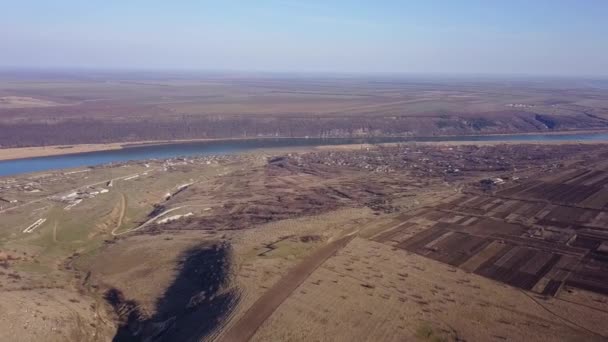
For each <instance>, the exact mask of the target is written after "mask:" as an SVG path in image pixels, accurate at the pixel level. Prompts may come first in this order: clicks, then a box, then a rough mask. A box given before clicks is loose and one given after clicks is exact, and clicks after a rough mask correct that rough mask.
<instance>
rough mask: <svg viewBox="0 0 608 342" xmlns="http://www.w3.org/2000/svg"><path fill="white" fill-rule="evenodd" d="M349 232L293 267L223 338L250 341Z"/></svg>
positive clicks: (341, 244) (342, 243)
mask: <svg viewBox="0 0 608 342" xmlns="http://www.w3.org/2000/svg"><path fill="white" fill-rule="evenodd" d="M355 233H356V232H353V233H350V234H348V235H346V236H344V237H342V238H340V239H338V240H335V241H333V242H330V243H328V244H327V245H325V246H323V247H321V248H319V249H317V250H316V251H315V252H313V254H312V255H310V256H309V257H307V258H306V259H305V260H303V261H302V262H300V263H299V264H298V265H296V266H295V267H294V268H292V269H291V270H290V271H289V272H288V273H287V274H286V275H285V276H284V277H282V278H281V279H279V281H277V282H276V284H274V285H273V286H272V287H271V288H270V289H269V290H268V291H266V292H265V293H264V294H263V295H262V296H261V297H260V298H258V300H256V301H255V303H253V305H251V307H250V308H249V309H248V310H247V311H246V312H245V314H244V315H243V316H242V317H241V318H240V319H239V320H238V321H237V322H236V324H235V325H233V326H232V328H231V329H230V330H228V331H227V332H226V335H224V338H223V339H222V340H223V341H230V342H241V341H243V342H244V341H249V340H250V339H251V337H253V335H254V334H255V332H256V331H257V330H258V328H259V327H260V326H261V325H262V324H263V323H264V322H265V321H266V319H268V317H270V315H272V313H273V312H274V311H275V310H276V309H277V308H278V307H279V306H280V305H281V304H282V303H283V302H284V301H285V300H286V299H287V298H288V297H289V296H290V295H291V294H292V293H293V291H295V290H296V288H298V286H300V285H301V284H302V283H303V282H304V281H305V280H306V279H307V278H308V277H309V276H310V275H311V274H312V273H313V272H314V271H315V270H316V269H317V268H319V266H321V265H322V264H323V263H324V262H325V261H326V260H327V259H329V258H330V257H331V256H333V255H334V254H335V253H336V252H337V251H338V250H340V249H342V248H344V247H345V246H346V245H347V244H348V243H349V242H350V241H351V240H352V239H353V238H354V237H355V236H356V234H355Z"/></svg>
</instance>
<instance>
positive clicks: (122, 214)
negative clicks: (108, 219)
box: [112, 193, 127, 235]
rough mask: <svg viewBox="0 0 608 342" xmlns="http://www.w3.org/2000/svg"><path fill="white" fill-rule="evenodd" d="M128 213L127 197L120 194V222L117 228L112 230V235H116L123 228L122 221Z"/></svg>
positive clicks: (117, 222) (117, 223)
mask: <svg viewBox="0 0 608 342" xmlns="http://www.w3.org/2000/svg"><path fill="white" fill-rule="evenodd" d="M126 211H127V196H125V194H124V193H123V194H120V214H119V215H118V221H116V226H115V227H114V229H112V235H116V234H115V232H116V231H117V230H118V229H120V226H122V220H124V218H125V212H126Z"/></svg>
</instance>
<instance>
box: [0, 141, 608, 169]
mask: <svg viewBox="0 0 608 342" xmlns="http://www.w3.org/2000/svg"><path fill="white" fill-rule="evenodd" d="M449 141H456V142H463V141H481V142H483V141H505V142H508V141H520V142H526V141H527V142H531V141H539V142H551V141H598V142H600V141H608V133H579V134H519V135H518V134H513V135H477V136H446V137H426V138H423V137H420V138H399V137H392V138H388V137H387V138H367V139H350V138H329V139H320V138H276V139H272V138H271V139H269V138H265V139H248V140H218V141H205V142H187V143H170V144H161V145H140V146H130V147H125V148H123V149H119V150H109V151H96V152H86V153H74V154H64V155H55V156H47V157H34V158H24V159H15V160H4V161H0V176H10V175H18V174H24V173H30V172H38V171H47V170H57V169H66V168H73V167H82V166H94V165H101V164H107V163H115V162H124V161H129V160H146V159H163V158H172V157H179V156H197V155H198V156H200V155H212V154H215V155H217V154H233V153H239V152H247V151H252V150H255V149H260V148H281V147H307V146H320V145H344V144H360V143H387V142H449Z"/></svg>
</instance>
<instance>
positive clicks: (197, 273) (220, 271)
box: [105, 244, 238, 342]
mask: <svg viewBox="0 0 608 342" xmlns="http://www.w3.org/2000/svg"><path fill="white" fill-rule="evenodd" d="M229 257H230V246H229V245H227V244H218V245H214V246H204V247H197V248H193V249H190V250H188V251H186V252H185V253H184V254H183V255H182V258H181V259H180V260H181V262H180V264H179V266H178V267H179V274H178V276H177V277H176V278H175V280H174V282H173V284H172V285H171V286H170V287H169V288H168V289H167V291H165V293H164V295H163V297H162V298H160V299H159V300H158V302H157V303H156V310H155V312H156V313H155V314H154V315H153V316H152V317H145V316H144V315H143V314H142V313H141V311H140V310H139V307H138V304H137V302H135V301H133V300H128V299H126V298H124V295H123V294H122V293H121V292H120V290H118V289H110V290H108V291H107V292H106V293H105V298H106V300H107V301H108V303H110V304H111V305H112V307H113V308H114V310H115V312H116V314H117V315H118V317H119V318H120V322H121V324H120V327H119V328H118V330H117V332H116V335H115V336H114V339H113V340H114V341H116V342H122V341H199V340H201V339H205V338H206V337H209V336H210V334H211V333H213V332H214V331H215V329H216V328H217V327H218V326H219V325H220V324H221V323H222V321H223V320H224V319H225V318H226V317H227V315H228V314H229V313H230V310H231V309H232V308H233V307H234V304H235V303H236V302H237V301H238V294H237V293H236V292H235V291H234V290H225V285H227V283H228V279H229V272H230V262H229Z"/></svg>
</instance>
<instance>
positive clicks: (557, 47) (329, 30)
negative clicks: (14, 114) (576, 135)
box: [0, 0, 608, 76]
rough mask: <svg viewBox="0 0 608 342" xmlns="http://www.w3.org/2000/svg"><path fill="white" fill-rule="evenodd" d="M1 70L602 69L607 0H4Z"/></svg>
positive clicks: (607, 65)
mask: <svg viewBox="0 0 608 342" xmlns="http://www.w3.org/2000/svg"><path fill="white" fill-rule="evenodd" d="M0 8H2V11H1V12H0V41H1V42H2V51H1V53H0V66H1V67H40V68H44V67H60V68H70V67H74V68H104V69H105V68H137V69H198V70H251V71H303V72H360V73H366V72H400V73H459V74H460V73H464V74H468V73H475V74H541V75H596V76H597V75H601V76H606V75H608V57H607V56H608V19H607V18H608V1H605V0H577V1H575V0H552V1H549V0H528V1H523V0H510V1H498V0H485V1H482V0H453V1H452V0H444V1H439V0H424V1H422V0H421V1H406V0H402V1H392V0H386V1H381V0H378V1H362V0H351V1H346V0H335V1H331V0H326V1H320V0H302V1H296V0H257V1H256V0H250V1H235V0H223V1H205V0H199V1H188V0H183V1H179V0H177V1H156V0H147V1H143V0H131V1H129V0H122V1H118V0H107V1H82V0H79V1H76V0H47V1H41V0H40V1H31V0H20V1H5V0H0Z"/></svg>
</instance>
